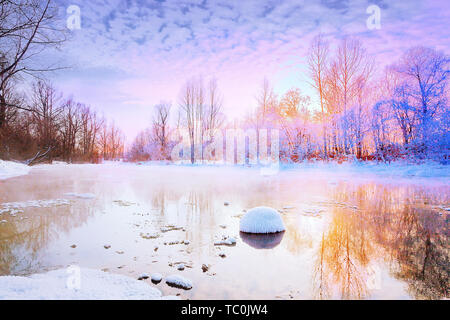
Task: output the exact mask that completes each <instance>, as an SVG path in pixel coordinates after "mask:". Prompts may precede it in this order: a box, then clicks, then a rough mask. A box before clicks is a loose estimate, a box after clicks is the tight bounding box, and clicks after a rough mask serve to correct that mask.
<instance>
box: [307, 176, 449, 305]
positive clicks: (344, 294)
mask: <svg viewBox="0 0 450 320" xmlns="http://www.w3.org/2000/svg"><path fill="white" fill-rule="evenodd" d="M409 191H410V193H406V194H405V190H404V189H397V190H395V189H394V190H392V189H391V188H387V187H385V186H375V185H369V186H367V185H365V186H360V187H358V188H356V190H354V189H353V190H349V189H348V188H347V189H345V188H344V189H343V190H342V189H340V191H339V192H336V194H335V199H337V200H339V201H354V203H356V204H357V206H356V207H351V208H352V209H351V210H350V209H349V208H348V207H345V206H344V207H342V206H338V207H335V208H333V218H332V221H331V224H330V226H329V228H328V230H327V231H326V232H324V233H323V234H322V239H321V241H320V246H319V248H318V250H317V251H318V252H317V259H316V263H315V264H316V265H315V270H314V283H315V297H316V298H319V299H326V298H330V297H333V298H336V297H337V298H341V299H361V298H366V297H368V296H369V294H370V293H371V292H372V291H373V290H379V289H380V288H379V286H382V285H383V283H380V282H382V279H380V278H379V277H380V275H378V279H376V282H378V283H376V282H375V283H373V282H371V280H372V281H373V276H374V275H373V274H370V271H374V268H373V265H375V266H376V268H375V271H376V272H380V268H382V267H384V266H386V268H387V269H388V272H389V273H390V275H392V276H393V277H395V278H396V279H398V280H401V281H404V282H405V283H406V284H407V285H408V293H409V294H410V295H411V296H412V297H414V298H416V299H441V298H445V297H448V294H449V292H448V289H449V279H450V274H449V273H450V269H449V265H450V264H449V248H448V219H447V215H446V214H443V213H442V212H439V210H435V209H433V206H432V203H433V202H435V203H442V202H440V201H445V200H443V199H445V197H446V195H444V197H442V198H443V199H442V198H441V199H439V196H437V195H436V194H433V195H432V196H431V197H427V198H426V199H425V200H424V198H423V196H424V195H423V194H422V193H421V192H420V191H419V192H417V190H409ZM352 194H353V195H354V196H353V197H351V196H349V195H352ZM406 195H409V196H410V197H407V196H406ZM441 196H442V194H441ZM411 199H420V201H419V202H417V201H412V203H411V201H410V200H411ZM424 203H426V205H425V206H424ZM444 203H445V202H444ZM355 208H359V209H355ZM362 208H363V209H362ZM380 261H382V262H381V263H380ZM381 264H383V265H384V266H381V267H380V265H381ZM371 278H372V279H371Z"/></svg>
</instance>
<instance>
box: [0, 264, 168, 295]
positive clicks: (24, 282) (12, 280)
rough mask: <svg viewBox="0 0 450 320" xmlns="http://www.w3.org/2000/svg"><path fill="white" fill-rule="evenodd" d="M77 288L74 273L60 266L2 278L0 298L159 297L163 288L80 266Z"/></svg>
mask: <svg viewBox="0 0 450 320" xmlns="http://www.w3.org/2000/svg"><path fill="white" fill-rule="evenodd" d="M79 274H80V277H81V278H80V280H81V281H80V282H79V286H78V288H77V289H73V288H70V287H68V285H70V283H71V281H70V280H71V277H72V276H73V275H74V274H73V273H70V272H69V271H68V269H59V270H55V271H50V272H47V273H43V274H35V275H32V276H30V277H16V276H3V277H0V300H116V299H117V300H159V299H163V297H162V294H161V291H159V290H158V289H156V288H153V287H151V286H150V285H148V284H147V283H145V282H142V281H138V280H135V279H133V278H130V277H127V276H123V275H118V274H112V273H107V272H103V271H100V270H93V269H84V268H81V269H80V273H79Z"/></svg>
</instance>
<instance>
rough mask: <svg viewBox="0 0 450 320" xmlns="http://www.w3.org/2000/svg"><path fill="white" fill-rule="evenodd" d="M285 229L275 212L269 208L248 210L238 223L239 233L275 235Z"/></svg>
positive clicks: (279, 216)
mask: <svg viewBox="0 0 450 320" xmlns="http://www.w3.org/2000/svg"><path fill="white" fill-rule="evenodd" d="M284 230H285V227H284V224H283V220H282V219H281V215H280V214H279V213H278V212H277V210H275V209H273V208H269V207H257V208H253V209H251V210H249V211H248V212H247V213H246V214H245V215H244V216H243V217H242V218H241V222H240V231H241V232H246V233H277V232H281V231H284Z"/></svg>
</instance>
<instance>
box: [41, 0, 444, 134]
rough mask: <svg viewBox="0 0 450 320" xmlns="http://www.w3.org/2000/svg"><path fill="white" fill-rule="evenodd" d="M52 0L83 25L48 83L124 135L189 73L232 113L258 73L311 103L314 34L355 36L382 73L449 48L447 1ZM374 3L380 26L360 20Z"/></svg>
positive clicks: (248, 100)
mask: <svg viewBox="0 0 450 320" xmlns="http://www.w3.org/2000/svg"><path fill="white" fill-rule="evenodd" d="M57 3H58V5H59V6H60V10H61V16H62V17H64V16H67V15H66V9H67V7H69V6H70V5H77V6H79V7H80V9H81V29H80V30H74V31H73V32H72V40H71V41H70V42H68V43H67V44H66V45H65V46H64V48H63V49H62V51H61V52H59V53H58V55H59V56H58V59H63V60H64V62H65V63H66V64H68V65H70V66H71V69H69V70H65V71H63V72H59V73H58V74H54V75H52V80H53V82H54V83H55V85H56V86H57V87H58V88H59V89H61V90H62V91H64V93H65V94H66V95H69V94H73V95H74V97H75V98H76V99H77V100H79V101H82V102H85V103H88V104H90V105H92V106H93V107H95V108H96V109H97V110H99V111H100V112H101V113H104V114H105V116H107V117H108V118H111V119H114V120H115V122H116V123H117V124H118V125H119V126H120V127H121V128H122V129H123V130H124V131H125V133H126V134H127V137H128V140H129V141H130V140H131V139H132V138H133V137H134V135H135V134H136V133H137V132H138V131H140V130H142V129H144V128H145V127H147V126H148V125H149V123H150V119H151V109H152V106H153V105H154V104H156V103H158V102H159V101H160V100H168V101H172V103H173V104H174V105H176V104H177V102H178V96H179V93H180V89H181V87H182V85H183V83H184V82H185V81H186V80H187V79H189V78H191V77H192V76H202V77H203V78H204V79H208V78H211V77H215V78H216V79H217V80H218V83H219V87H220V90H221V92H222V94H223V96H224V108H225V110H224V111H225V113H226V114H227V116H228V117H229V118H231V119H232V118H234V117H236V118H238V117H240V116H242V115H243V114H245V113H246V112H248V110H250V109H252V108H254V107H255V96H256V94H257V91H258V87H259V86H260V85H261V83H262V81H263V79H264V77H267V78H268V79H269V81H270V82H271V83H272V85H273V86H274V88H275V91H276V92H277V93H278V94H282V93H283V92H284V91H286V90H287V89H289V88H291V87H299V88H301V90H302V91H303V92H304V93H306V94H308V95H310V96H311V97H312V99H313V101H314V100H315V93H314V92H313V91H312V89H311V87H310V85H309V84H308V81H309V80H308V76H307V74H306V71H307V67H306V65H305V61H306V59H305V56H306V52H307V48H308V46H309V43H310V41H311V39H312V38H313V37H314V36H315V35H317V34H318V33H319V32H322V33H324V34H325V35H326V36H327V37H328V38H329V39H330V40H331V41H332V42H337V41H338V40H339V39H340V38H342V37H343V36H346V35H351V36H357V37H359V38H360V39H361V40H362V41H363V44H364V46H365V47H366V49H367V50H368V52H369V53H370V54H371V55H373V57H374V59H376V61H377V63H378V65H379V66H380V67H379V69H380V70H381V69H382V68H383V66H385V65H386V64H388V63H391V62H392V61H394V60H395V59H396V58H398V57H399V56H400V55H401V52H402V51H404V50H405V49H407V48H409V47H411V46H414V45H426V46H430V47H435V48H437V49H440V50H444V51H446V52H447V53H449V51H450V50H449V43H450V31H449V24H448V21H450V2H449V1H446V0H431V1H430V0H427V1H425V0H423V1H420V0H413V1H400V0H395V1H387V0H342V1H340V0H290V1H280V0H275V1H274V0H271V1H265V0H226V1H211V0H190V1H188V0H181V1H180V0H91V1H81V0H57ZM373 4H375V5H377V6H378V7H379V8H380V9H381V29H380V30H369V29H368V28H367V25H366V21H367V19H368V18H369V16H370V14H368V13H367V12H366V10H367V8H368V7H369V5H373ZM49 57H50V56H49ZM61 57H62V58H61Z"/></svg>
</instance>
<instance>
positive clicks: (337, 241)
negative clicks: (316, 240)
mask: <svg viewBox="0 0 450 320" xmlns="http://www.w3.org/2000/svg"><path fill="white" fill-rule="evenodd" d="M362 222H363V221H361V219H359V218H358V216H356V217H352V216H348V215H346V214H345V213H336V214H335V215H334V218H333V221H332V223H331V226H330V229H329V231H328V232H327V233H326V234H323V236H322V241H321V244H320V247H319V254H318V261H317V263H316V269H315V281H317V289H316V296H317V298H320V299H325V298H329V297H331V296H332V295H333V294H334V292H333V291H334V290H333V289H336V290H337V291H338V292H336V294H339V295H340V298H341V299H355V298H357V299H360V298H364V297H365V296H366V294H367V288H366V272H365V270H366V267H367V264H368V261H369V259H368V255H369V254H373V248H372V247H371V242H370V241H367V239H366V231H365V228H364V226H362V225H361V223H362Z"/></svg>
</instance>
